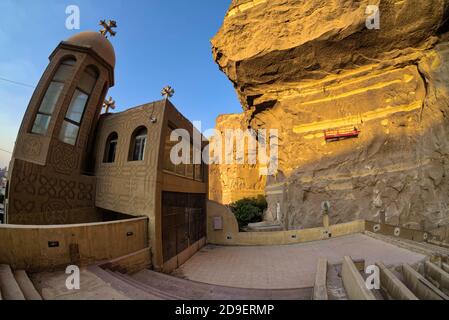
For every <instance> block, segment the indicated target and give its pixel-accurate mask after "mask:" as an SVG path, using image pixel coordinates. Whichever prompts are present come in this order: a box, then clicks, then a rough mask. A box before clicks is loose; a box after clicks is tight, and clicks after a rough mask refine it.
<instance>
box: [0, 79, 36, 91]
mask: <svg viewBox="0 0 449 320" xmlns="http://www.w3.org/2000/svg"><path fill="white" fill-rule="evenodd" d="M0 80H2V81H6V82H9V83H12V84H15V85H18V86H22V87H27V88H33V89H34V88H36V86H33V85H31V84H27V83H23V82H19V81H14V80H10V79H6V78H3V77H0Z"/></svg>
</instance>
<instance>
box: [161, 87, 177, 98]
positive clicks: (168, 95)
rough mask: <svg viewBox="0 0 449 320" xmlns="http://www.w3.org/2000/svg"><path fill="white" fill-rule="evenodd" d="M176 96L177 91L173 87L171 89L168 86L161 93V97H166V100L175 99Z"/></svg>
mask: <svg viewBox="0 0 449 320" xmlns="http://www.w3.org/2000/svg"><path fill="white" fill-rule="evenodd" d="M174 94H175V90H174V89H173V88H172V87H170V86H166V87H165V88H163V89H162V91H161V95H162V96H163V97H165V99H168V98H171V97H173V95H174Z"/></svg>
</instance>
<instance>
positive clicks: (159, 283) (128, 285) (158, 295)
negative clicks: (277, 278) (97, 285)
mask: <svg viewBox="0 0 449 320" xmlns="http://www.w3.org/2000/svg"><path fill="white" fill-rule="evenodd" d="M89 271H91V272H93V273H94V274H95V275H96V276H98V277H100V278H101V279H103V281H105V282H107V283H108V284H109V285H110V286H111V287H112V288H114V289H115V290H117V291H120V292H121V293H123V294H124V295H126V296H128V297H129V298H130V299H138V300H273V299H274V300H310V299H311V294H312V289H311V288H305V289H286V290H262V289H243V288H231V287H224V286H216V285H210V284H206V283H199V282H195V281H190V280H186V279H181V278H177V277H173V276H170V275H167V274H162V273H158V272H154V271H150V270H148V269H145V270H142V271H139V272H137V273H135V274H132V275H130V274H123V273H121V272H120V271H114V270H108V269H102V268H100V267H98V266H91V267H89Z"/></svg>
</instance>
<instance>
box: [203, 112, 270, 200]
mask: <svg viewBox="0 0 449 320" xmlns="http://www.w3.org/2000/svg"><path fill="white" fill-rule="evenodd" d="M215 129H216V130H217V131H218V132H219V133H220V135H221V137H222V139H221V140H222V142H224V139H225V135H226V130H241V132H245V131H246V129H247V128H246V127H244V119H243V114H227V115H221V116H219V117H218V119H217V124H216V128H215ZM215 141H216V139H214V137H212V138H211V141H210V144H211V145H214V143H215ZM233 141H234V144H235V146H237V141H236V139H233ZM246 146H247V144H246ZM217 148H218V149H220V150H221V152H222V156H223V159H224V156H225V154H226V147H225V145H224V143H223V144H222V145H221V148H219V147H217ZM218 149H217V150H218ZM247 150H248V149H247V148H245V151H247ZM233 151H234V152H233V153H234V155H233V159H236V156H235V151H236V147H235V148H233ZM247 155H248V153H247V152H245V157H247ZM265 185H266V178H265V177H264V176H261V175H259V166H258V165H257V164H255V165H252V164H249V163H246V164H243V165H239V164H235V163H230V164H211V165H209V199H211V200H214V201H217V202H219V203H224V204H229V203H232V202H234V201H237V200H240V199H242V198H245V197H256V196H258V195H263V194H264V190H265Z"/></svg>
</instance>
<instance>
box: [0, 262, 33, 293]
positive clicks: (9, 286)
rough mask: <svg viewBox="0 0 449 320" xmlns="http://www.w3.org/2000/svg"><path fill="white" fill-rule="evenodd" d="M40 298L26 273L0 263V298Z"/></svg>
mask: <svg viewBox="0 0 449 320" xmlns="http://www.w3.org/2000/svg"><path fill="white" fill-rule="evenodd" d="M1 299H3V300H42V297H41V296H40V294H39V293H38V292H37V290H36V288H35V287H34V285H33V283H32V282H31V280H30V278H29V277H28V275H27V273H26V272H25V271H23V270H16V271H14V272H13V271H12V270H11V268H10V266H8V265H4V264H2V265H0V300H1Z"/></svg>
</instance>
